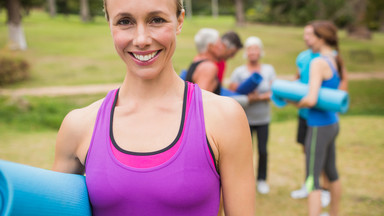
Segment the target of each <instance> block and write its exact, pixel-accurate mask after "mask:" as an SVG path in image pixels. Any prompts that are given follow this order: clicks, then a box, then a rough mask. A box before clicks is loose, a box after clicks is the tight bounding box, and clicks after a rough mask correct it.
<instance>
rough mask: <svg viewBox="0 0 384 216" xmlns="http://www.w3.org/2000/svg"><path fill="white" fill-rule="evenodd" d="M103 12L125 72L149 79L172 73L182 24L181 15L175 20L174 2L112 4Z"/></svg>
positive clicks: (116, 1)
mask: <svg viewBox="0 0 384 216" xmlns="http://www.w3.org/2000/svg"><path fill="white" fill-rule="evenodd" d="M107 8H108V13H109V17H110V20H109V27H110V29H111V33H112V38H113V42H114V44H115V49H116V51H117V53H118V54H119V56H120V57H121V58H122V59H123V61H124V62H125V64H126V65H127V68H128V71H130V72H133V73H134V74H136V75H137V76H139V77H142V78H151V77H153V76H154V75H156V74H158V73H160V72H161V71H163V70H165V69H172V61H171V59H172V55H173V53H174V51H175V47H176V35H178V34H179V33H180V32H181V28H182V24H183V21H184V12H183V13H182V14H181V15H180V16H179V17H177V16H176V1H175V0H145V1H143V0H113V1H108V7H107Z"/></svg>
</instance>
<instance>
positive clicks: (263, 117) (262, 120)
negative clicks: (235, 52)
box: [231, 64, 276, 125]
mask: <svg viewBox="0 0 384 216" xmlns="http://www.w3.org/2000/svg"><path fill="white" fill-rule="evenodd" d="M251 74H252V71H248V68H247V66H246V65H242V66H240V67H237V68H236V69H235V70H234V71H233V73H232V75H231V83H238V84H240V83H242V82H243V81H245V80H246V79H247V78H248V77H250V76H251ZM260 75H261V76H262V77H263V81H262V82H261V83H260V84H259V86H258V87H257V88H256V89H255V90H254V91H257V92H258V93H259V94H262V93H266V92H269V91H271V85H272V82H273V81H274V80H275V78H276V73H275V69H274V68H273V66H272V65H270V64H262V65H261V71H260ZM233 98H234V99H235V100H237V101H238V102H239V103H240V104H241V105H242V106H243V108H244V110H245V113H246V115H247V118H248V122H249V125H263V124H267V123H269V122H270V121H271V108H270V105H269V101H258V102H254V103H249V101H248V97H247V96H245V95H244V96H243V95H240V96H235V97H233Z"/></svg>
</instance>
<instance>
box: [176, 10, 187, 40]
mask: <svg viewBox="0 0 384 216" xmlns="http://www.w3.org/2000/svg"><path fill="white" fill-rule="evenodd" d="M184 17H185V10H184V9H182V10H181V13H180V15H179V17H177V29H176V34H177V35H178V34H180V33H181V29H182V28H183V23H184Z"/></svg>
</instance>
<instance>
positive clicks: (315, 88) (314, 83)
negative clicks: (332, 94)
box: [297, 58, 332, 108]
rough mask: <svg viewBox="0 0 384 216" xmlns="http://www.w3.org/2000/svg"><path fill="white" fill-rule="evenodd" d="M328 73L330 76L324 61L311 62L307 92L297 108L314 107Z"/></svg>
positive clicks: (318, 59)
mask: <svg viewBox="0 0 384 216" xmlns="http://www.w3.org/2000/svg"><path fill="white" fill-rule="evenodd" d="M329 73H330V74H331V75H332V71H330V68H329V66H328V63H327V62H326V61H325V60H323V59H320V58H317V59H314V60H313V61H312V63H311V68H310V76H309V83H308V85H309V90H308V93H307V95H306V96H305V97H303V98H302V99H301V100H300V101H299V102H298V104H297V105H298V107H299V108H301V107H313V106H315V105H316V103H317V100H318V95H319V90H320V87H321V83H322V81H323V80H324V79H326V77H327V75H329Z"/></svg>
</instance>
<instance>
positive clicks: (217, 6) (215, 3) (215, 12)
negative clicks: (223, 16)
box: [211, 0, 219, 18]
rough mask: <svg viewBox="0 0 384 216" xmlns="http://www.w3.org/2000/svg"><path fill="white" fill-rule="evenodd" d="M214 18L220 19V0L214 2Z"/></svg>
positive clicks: (213, 0)
mask: <svg viewBox="0 0 384 216" xmlns="http://www.w3.org/2000/svg"><path fill="white" fill-rule="evenodd" d="M211 3H212V16H213V17H214V18H217V17H219V1H218V0H212V1H211Z"/></svg>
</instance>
